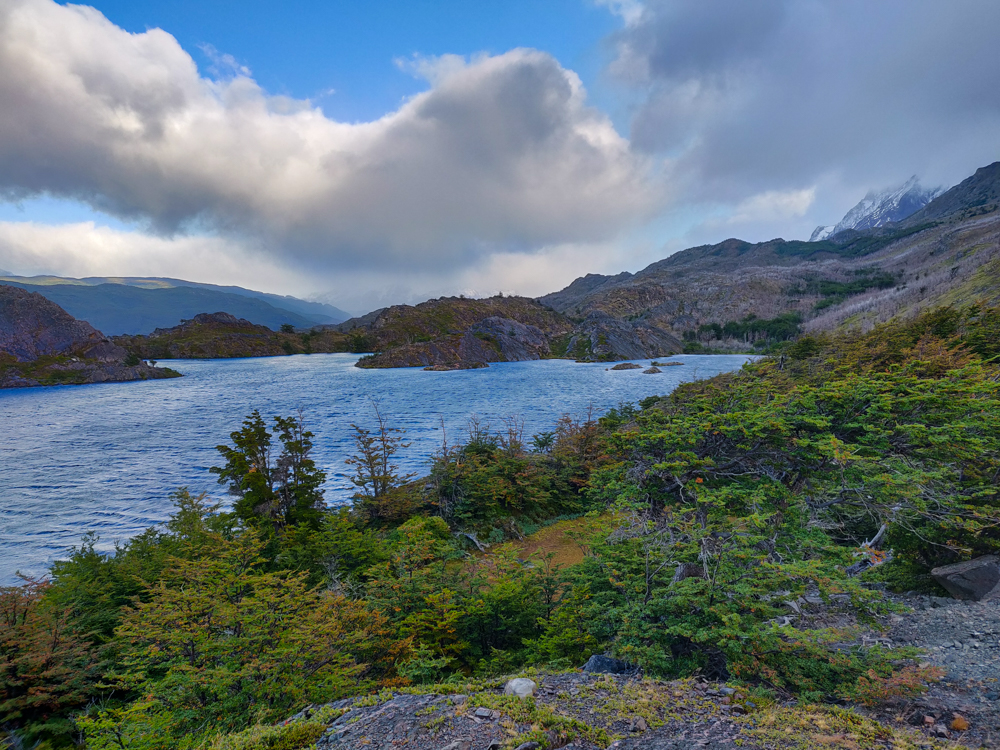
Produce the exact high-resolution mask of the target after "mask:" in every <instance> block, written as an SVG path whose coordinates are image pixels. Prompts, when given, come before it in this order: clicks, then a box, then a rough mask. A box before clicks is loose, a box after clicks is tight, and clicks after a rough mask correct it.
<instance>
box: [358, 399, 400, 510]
mask: <svg viewBox="0 0 1000 750" xmlns="http://www.w3.org/2000/svg"><path fill="white" fill-rule="evenodd" d="M372 409H373V411H374V412H375V421H376V424H377V426H376V428H375V429H374V430H367V429H364V428H362V427H359V426H358V425H356V424H352V425H351V429H352V430H354V446H355V450H356V451H357V452H356V453H355V454H354V455H353V456H351V457H350V458H348V459H347V461H346V463H347V464H348V465H349V466H353V467H354V476H353V477H351V481H352V482H353V483H354V486H355V487H357V488H358V492H357V493H355V495H354V499H355V501H357V503H358V506H359V508H360V510H361V511H362V512H363V513H365V514H366V515H367V516H368V517H369V519H371V520H372V521H376V522H393V521H401V520H404V519H405V518H407V517H409V516H410V515H412V513H413V511H414V509H415V506H416V504H417V503H416V501H415V499H414V498H412V497H410V496H408V495H407V493H406V492H405V491H404V488H403V487H402V485H404V484H405V483H406V482H408V481H410V480H411V479H413V477H414V476H416V474H400V473H399V466H398V465H397V464H396V463H395V462H394V460H393V456H395V455H396V453H398V452H399V450H400V449H401V448H409V447H410V444H409V443H406V442H403V435H404V434H405V432H406V431H405V430H403V429H400V428H397V427H390V426H389V422H388V420H387V419H386V416H385V415H384V414H383V413H382V411H381V410H380V409H379V406H378V402H377V401H374V400H373V401H372Z"/></svg>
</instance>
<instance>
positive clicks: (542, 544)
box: [510, 514, 610, 568]
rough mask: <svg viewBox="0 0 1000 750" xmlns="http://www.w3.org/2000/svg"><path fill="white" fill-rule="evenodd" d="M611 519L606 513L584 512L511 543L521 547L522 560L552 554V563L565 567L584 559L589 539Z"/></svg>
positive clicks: (519, 548) (515, 546)
mask: <svg viewBox="0 0 1000 750" xmlns="http://www.w3.org/2000/svg"><path fill="white" fill-rule="evenodd" d="M609 520H610V516H609V515H607V514H603V515H601V516H598V517H596V518H595V517H590V516H581V517H580V518H573V519H570V520H566V521H556V522H555V523H554V524H552V525H551V526H546V527H544V528H543V529H540V530H539V531H536V532H535V533H534V534H529V535H528V536H526V537H525V538H524V539H520V540H515V541H513V542H510V544H511V546H513V547H514V548H515V549H516V550H518V555H517V556H518V557H519V558H520V559H522V560H527V559H528V558H531V557H537V558H544V557H546V556H547V555H552V564H553V565H554V566H559V567H564V568H565V567H569V566H570V565H576V564H577V563H581V562H583V558H584V554H585V549H586V543H587V541H588V540H589V538H590V537H591V536H592V535H593V534H596V533H597V532H598V531H600V530H601V529H603V528H604V527H606V526H607V524H608V521H609Z"/></svg>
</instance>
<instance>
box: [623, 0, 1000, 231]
mask: <svg viewBox="0 0 1000 750" xmlns="http://www.w3.org/2000/svg"><path fill="white" fill-rule="evenodd" d="M998 28H1000V4H997V3H995V2H992V1H991V0H954V1H953V2H947V3H941V2H937V0H883V1H881V2H877V3H873V2H868V1H867V0H755V1H754V2H746V1H745V0H706V1H705V2H697V3H693V2H678V0H650V1H649V2H647V3H645V5H644V8H643V9H642V11H641V12H638V13H636V12H633V14H632V16H631V17H630V22H629V23H628V24H627V25H626V26H625V28H624V29H623V30H622V31H621V32H620V33H618V34H617V35H616V36H615V38H614V39H613V40H612V43H613V47H614V49H615V53H616V59H615V61H614V63H613V64H612V71H613V73H614V74H615V75H616V76H617V78H618V80H620V81H623V82H625V83H627V84H629V85H631V86H633V87H635V88H636V89H637V90H639V91H642V92H645V98H644V101H643V103H642V105H641V107H639V108H638V111H637V112H636V114H635V117H634V119H633V121H632V127H631V138H632V143H633V145H634V146H635V147H637V148H639V149H642V150H645V151H647V152H650V153H658V154H660V153H662V154H665V155H667V156H668V158H670V160H671V175H672V178H673V179H674V180H675V181H677V182H679V183H681V184H683V187H684V189H685V192H686V194H687V195H689V196H690V197H691V198H692V199H693V200H694V201H699V200H709V201H713V202H730V203H737V202H739V201H742V200H745V199H747V197H748V196H751V195H754V194H758V193H764V192H766V191H774V190H777V191H788V190H802V189H808V188H810V187H812V186H815V185H817V183H819V182H821V181H823V180H824V179H830V178H831V176H832V177H834V178H837V177H841V178H843V179H845V180H846V181H847V182H848V183H849V185H850V187H851V188H852V189H854V190H857V189H858V188H859V186H860V188H861V193H860V194H858V195H857V196H856V197H854V199H853V201H848V200H847V199H846V198H841V199H840V200H841V201H843V202H844V203H842V205H843V208H841V209H840V212H841V213H842V211H843V210H844V209H846V208H847V207H849V206H850V205H852V204H853V202H856V201H857V199H858V198H860V197H861V195H863V194H864V192H865V191H867V190H868V189H870V188H881V187H887V186H888V185H890V184H896V183H899V182H902V181H903V180H905V179H906V178H907V177H909V176H910V175H911V174H914V173H916V174H919V175H920V176H921V178H922V179H923V180H924V182H926V183H927V184H937V183H939V182H946V183H948V184H952V183H954V182H955V181H958V180H960V179H962V178H964V177H965V176H967V175H968V174H970V173H971V172H972V171H973V170H974V169H975V168H976V167H979V166H982V165H983V164H987V163H990V162H991V161H993V160H995V159H997V158H1000V97H997V95H996V92H997V91H998V90H1000V56H998V55H997V51H996V30H997V29H998ZM818 197H821V196H818ZM837 218H839V215H834V216H831V217H830V219H831V220H835V219H837Z"/></svg>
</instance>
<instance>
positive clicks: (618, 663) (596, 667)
mask: <svg viewBox="0 0 1000 750" xmlns="http://www.w3.org/2000/svg"><path fill="white" fill-rule="evenodd" d="M583 671H584V672H592V673H594V674H629V673H631V672H634V671H635V667H633V666H632V665H631V664H629V663H628V662H626V661H622V660H621V659H613V658H611V657H610V656H604V655H603V654H594V655H593V656H591V657H590V658H589V659H587V663H586V664H584V665H583Z"/></svg>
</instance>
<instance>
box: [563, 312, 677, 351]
mask: <svg viewBox="0 0 1000 750" xmlns="http://www.w3.org/2000/svg"><path fill="white" fill-rule="evenodd" d="M683 350H684V346H683V344H682V343H681V341H680V339H678V338H677V337H676V336H674V335H673V334H672V333H670V332H668V331H666V330H664V329H662V328H658V327H657V326H655V325H652V324H650V323H646V322H643V321H628V320H622V319H620V318H616V317H614V316H612V315H610V314H608V313H606V312H604V311H603V310H594V311H593V312H591V313H590V314H589V315H588V316H587V317H586V319H585V320H584V321H583V323H581V324H580V325H579V326H577V328H576V330H575V331H574V332H573V335H572V337H571V338H570V340H569V343H568V344H567V346H566V351H567V354H569V355H570V356H573V357H575V358H576V359H577V360H580V361H582V362H615V361H617V360H621V359H646V358H647V357H662V356H666V355H670V354H675V353H677V352H681V351H683Z"/></svg>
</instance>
